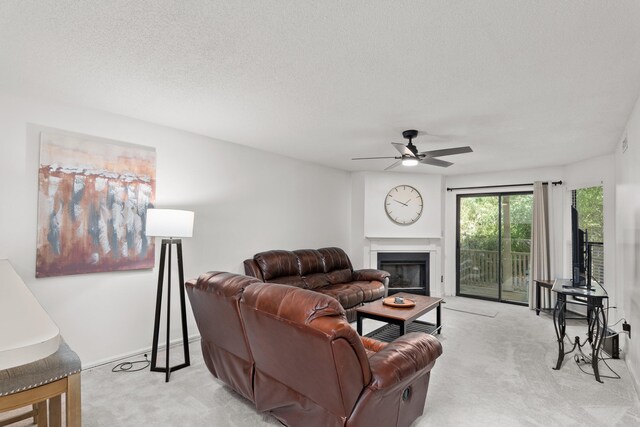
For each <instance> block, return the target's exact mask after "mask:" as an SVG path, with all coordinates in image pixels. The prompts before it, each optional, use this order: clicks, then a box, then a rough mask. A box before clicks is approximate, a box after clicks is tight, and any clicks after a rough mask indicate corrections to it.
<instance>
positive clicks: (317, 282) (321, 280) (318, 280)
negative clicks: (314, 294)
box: [302, 273, 331, 289]
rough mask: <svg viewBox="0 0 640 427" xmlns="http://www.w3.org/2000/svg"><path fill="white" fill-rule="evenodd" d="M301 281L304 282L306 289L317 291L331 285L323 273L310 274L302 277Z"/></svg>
mask: <svg viewBox="0 0 640 427" xmlns="http://www.w3.org/2000/svg"><path fill="white" fill-rule="evenodd" d="M302 280H304V283H305V285H306V286H305V288H306V289H318V288H322V287H324V286H329V285H330V284H331V282H330V281H329V278H328V277H327V275H326V274H324V273H317V274H310V275H308V276H304V277H303V278H302Z"/></svg>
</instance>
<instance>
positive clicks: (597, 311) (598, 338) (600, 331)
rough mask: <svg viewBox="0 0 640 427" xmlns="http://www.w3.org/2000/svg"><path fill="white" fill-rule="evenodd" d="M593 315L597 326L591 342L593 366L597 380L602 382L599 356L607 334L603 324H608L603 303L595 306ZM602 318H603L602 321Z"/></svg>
mask: <svg viewBox="0 0 640 427" xmlns="http://www.w3.org/2000/svg"><path fill="white" fill-rule="evenodd" d="M592 315H593V318H594V322H595V323H596V326H595V334H594V335H593V342H592V343H591V347H592V350H591V367H592V368H593V374H594V375H595V377H596V381H598V382H600V383H601V382H602V381H601V380H600V371H599V369H598V357H600V347H601V346H602V342H603V341H604V335H605V328H604V326H601V325H606V324H607V317H606V314H605V312H604V310H603V308H602V305H597V306H596V307H594V309H593V313H592ZM600 318H602V322H600V320H601V319H600Z"/></svg>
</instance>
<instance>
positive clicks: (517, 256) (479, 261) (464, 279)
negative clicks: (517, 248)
mask: <svg viewBox="0 0 640 427" xmlns="http://www.w3.org/2000/svg"><path fill="white" fill-rule="evenodd" d="M498 256H499V254H498V251H487V250H479V249H461V250H460V283H461V284H466V285H474V286H483V285H485V286H496V285H497V283H498V278H499V271H498V265H499V264H498ZM507 258H511V259H510V260H509V259H507ZM529 258H530V256H529V253H528V252H511V256H510V257H508V256H505V254H504V253H503V261H502V262H503V264H504V263H505V262H509V263H510V265H511V279H510V280H509V277H503V278H502V280H503V288H504V287H507V286H509V285H511V286H512V287H513V290H514V291H522V292H526V291H527V289H528V286H529ZM503 266H504V265H503ZM504 270H506V271H505V272H503V276H504V275H508V268H506V269H504ZM505 273H507V274H505Z"/></svg>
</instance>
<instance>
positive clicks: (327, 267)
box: [318, 248, 353, 273]
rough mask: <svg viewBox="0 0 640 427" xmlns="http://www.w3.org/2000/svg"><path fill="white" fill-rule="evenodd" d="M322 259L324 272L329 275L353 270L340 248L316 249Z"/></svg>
mask: <svg viewBox="0 0 640 427" xmlns="http://www.w3.org/2000/svg"><path fill="white" fill-rule="evenodd" d="M318 252H320V253H321V254H322V258H323V259H324V272H325V273H330V272H332V271H336V270H353V267H352V266H351V261H350V260H349V257H348V256H347V254H346V253H345V251H343V250H342V249H340V248H322V249H318Z"/></svg>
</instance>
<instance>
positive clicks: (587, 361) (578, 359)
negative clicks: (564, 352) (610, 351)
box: [573, 354, 620, 380]
mask: <svg viewBox="0 0 640 427" xmlns="http://www.w3.org/2000/svg"><path fill="white" fill-rule="evenodd" d="M598 359H600V360H601V361H602V362H603V363H604V364H605V365H606V366H607V368H608V369H609V371H611V373H612V374H613V375H615V376H610V375H602V374H600V378H609V379H612V380H619V379H620V375H619V374H618V373H617V372H616V371H614V370H613V368H612V367H611V366H609V364H608V363H607V360H611V359H613V358H612V357H607V358H604V357H599V358H598ZM573 360H575V362H576V365H577V366H578V368H579V369H580V370H581V371H582V373H583V374H587V375H591V376H595V374H594V373H592V372H589V371H585V370H584V369H582V366H581V365H583V364H584V365H590V364H591V360H590V359H589V358H585V357H580V356H578V355H577V354H576V355H575V356H573ZM580 362H582V363H580Z"/></svg>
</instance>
